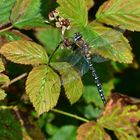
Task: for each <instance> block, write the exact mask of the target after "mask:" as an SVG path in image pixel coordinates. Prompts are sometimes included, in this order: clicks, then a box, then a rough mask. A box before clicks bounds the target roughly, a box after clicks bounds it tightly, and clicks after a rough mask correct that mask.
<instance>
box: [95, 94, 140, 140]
mask: <svg viewBox="0 0 140 140" xmlns="http://www.w3.org/2000/svg"><path fill="white" fill-rule="evenodd" d="M139 105H140V100H139V101H135V100H134V99H131V98H130V97H128V96H125V95H121V94H115V93H114V94H112V95H111V97H110V99H109V101H108V102H107V105H106V107H105V110H104V112H103V116H102V117H101V118H99V119H98V121H97V122H98V124H99V125H100V126H102V127H104V128H106V129H109V130H112V131H114V133H115V135H116V136H117V138H118V139H119V140H129V139H131V140H139V135H140V128H139V126H138V122H139V121H140V109H139Z"/></svg>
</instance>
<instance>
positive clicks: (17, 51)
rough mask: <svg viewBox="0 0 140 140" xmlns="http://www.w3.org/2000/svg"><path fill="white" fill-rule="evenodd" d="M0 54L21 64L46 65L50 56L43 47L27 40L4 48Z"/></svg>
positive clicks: (12, 43)
mask: <svg viewBox="0 0 140 140" xmlns="http://www.w3.org/2000/svg"><path fill="white" fill-rule="evenodd" d="M0 53H1V54H3V55H4V56H5V57H6V58H7V59H8V60H10V61H12V62H15V63H19V64H46V63H47V62H48V56H47V54H46V51H45V50H44V49H43V47H42V46H40V45H39V44H36V43H34V42H31V41H27V40H18V41H13V42H10V43H7V44H5V45H3V46H2V48H1V49H0Z"/></svg>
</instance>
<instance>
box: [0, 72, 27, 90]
mask: <svg viewBox="0 0 140 140" xmlns="http://www.w3.org/2000/svg"><path fill="white" fill-rule="evenodd" d="M26 76H27V73H23V74H21V75H20V76H18V77H16V78H14V79H12V80H11V81H10V82H9V83H5V84H4V85H2V86H1V88H6V87H8V86H9V85H11V84H13V83H15V82H17V81H18V80H21V79H22V78H24V77H26Z"/></svg>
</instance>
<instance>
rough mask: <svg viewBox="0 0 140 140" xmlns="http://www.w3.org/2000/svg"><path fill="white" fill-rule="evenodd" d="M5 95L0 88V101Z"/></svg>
mask: <svg viewBox="0 0 140 140" xmlns="http://www.w3.org/2000/svg"><path fill="white" fill-rule="evenodd" d="M5 97H6V93H5V91H4V90H2V89H0V101H1V100H4V99H5Z"/></svg>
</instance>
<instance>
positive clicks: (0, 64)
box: [0, 58, 5, 72]
mask: <svg viewBox="0 0 140 140" xmlns="http://www.w3.org/2000/svg"><path fill="white" fill-rule="evenodd" d="M4 70H5V68H4V65H3V62H2V59H1V58H0V72H3V71H4Z"/></svg>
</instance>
